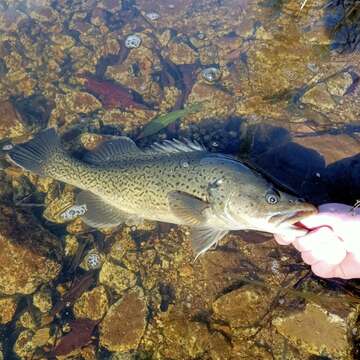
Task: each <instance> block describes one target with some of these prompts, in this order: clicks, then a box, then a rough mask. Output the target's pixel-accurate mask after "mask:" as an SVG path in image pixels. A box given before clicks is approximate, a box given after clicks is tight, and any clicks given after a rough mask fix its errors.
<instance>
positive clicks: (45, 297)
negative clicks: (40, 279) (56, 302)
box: [33, 289, 53, 313]
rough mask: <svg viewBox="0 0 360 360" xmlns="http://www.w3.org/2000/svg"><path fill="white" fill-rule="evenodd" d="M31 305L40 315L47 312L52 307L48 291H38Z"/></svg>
mask: <svg viewBox="0 0 360 360" xmlns="http://www.w3.org/2000/svg"><path fill="white" fill-rule="evenodd" d="M33 304H34V306H36V307H37V308H38V309H39V310H40V311H41V312H42V313H47V312H49V311H50V310H51V308H52V306H53V302H52V297H51V292H50V290H48V289H41V290H40V291H37V292H36V293H35V294H34V296H33Z"/></svg>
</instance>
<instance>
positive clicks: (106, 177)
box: [8, 129, 317, 258]
mask: <svg viewBox="0 0 360 360" xmlns="http://www.w3.org/2000/svg"><path fill="white" fill-rule="evenodd" d="M8 158H9V159H10V161H11V162H13V163H15V164H16V165H18V166H20V167H21V168H23V169H25V170H28V171H31V172H33V173H36V174H38V175H40V176H48V177H52V178H54V179H56V180H59V181H62V182H64V183H67V184H71V185H74V186H76V187H78V188H80V189H81V190H82V191H80V192H79V194H78V195H77V198H76V204H77V205H80V206H82V207H83V208H84V209H86V211H85V213H84V214H83V215H82V216H81V218H82V220H83V221H84V222H85V223H86V224H87V225H89V226H91V227H95V228H109V227H115V226H118V225H120V224H122V223H126V224H134V223H138V222H139V221H141V220H143V219H146V220H154V221H161V222H166V223H173V224H178V225H187V226H189V227H190V228H191V239H192V247H193V251H194V254H195V257H196V258H197V257H198V256H199V255H201V254H203V253H204V252H205V251H207V250H208V249H209V248H210V247H212V246H213V245H214V244H216V243H217V242H218V241H219V240H221V239H222V238H223V237H224V236H225V235H226V234H227V233H228V232H229V231H231V230H257V231H262V232H269V233H273V234H274V233H276V234H286V233H287V232H289V231H291V232H298V233H299V234H298V235H301V234H303V233H305V232H306V230H304V229H300V228H298V227H296V226H295V225H294V224H295V223H296V222H298V221H300V220H301V219H303V218H304V217H306V216H308V215H311V214H313V213H316V212H317V210H316V208H315V207H314V206H313V205H311V204H309V203H306V202H304V201H302V200H301V199H300V198H297V197H296V196H293V195H290V194H288V193H286V192H283V191H280V190H278V189H276V188H275V186H274V185H273V184H272V183H270V182H269V181H268V180H266V179H265V178H264V177H263V176H262V175H261V174H260V173H258V172H257V171H254V170H253V169H252V168H250V167H248V166H247V165H245V164H243V163H242V162H240V161H238V160H236V159H235V158H233V157H231V156H228V155H223V154H216V153H210V152H208V151H207V150H206V149H205V148H204V147H203V146H201V145H200V144H199V143H197V142H192V141H190V140H186V139H185V140H183V141H179V140H172V141H170V140H166V141H164V142H163V143H155V144H154V145H152V146H151V147H150V148H149V149H146V150H142V149H140V148H139V147H138V146H137V145H136V144H135V142H134V141H133V140H131V139H130V138H128V137H120V138H118V139H115V140H110V141H106V142H104V143H102V144H100V145H99V146H98V147H97V148H96V149H95V150H93V151H91V152H87V153H86V154H85V156H84V158H83V159H82V160H81V161H80V160H78V159H75V158H74V157H72V156H71V155H70V154H68V153H67V152H66V151H65V150H64V149H63V148H62V146H61V140H60V138H59V136H58V135H57V133H56V131H55V130H54V129H48V130H45V131H43V132H41V133H39V134H38V135H37V136H36V137H35V138H33V139H32V140H30V141H29V142H27V143H24V144H20V145H16V146H15V147H14V148H13V149H12V150H11V151H10V152H9V153H8Z"/></svg>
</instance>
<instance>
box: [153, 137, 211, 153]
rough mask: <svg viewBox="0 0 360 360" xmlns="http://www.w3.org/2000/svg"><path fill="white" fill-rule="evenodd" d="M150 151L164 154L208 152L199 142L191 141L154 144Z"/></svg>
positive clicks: (170, 141) (169, 141)
mask: <svg viewBox="0 0 360 360" xmlns="http://www.w3.org/2000/svg"><path fill="white" fill-rule="evenodd" d="M150 151H156V152H162V153H176V152H192V151H206V149H205V147H204V146H202V145H201V144H199V143H198V142H197V141H191V140H189V139H182V141H180V140H177V139H173V140H164V141H163V142H161V143H157V142H156V143H154V144H153V145H151V147H150Z"/></svg>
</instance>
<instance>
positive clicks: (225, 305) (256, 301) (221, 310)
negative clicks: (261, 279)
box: [213, 285, 269, 327]
mask: <svg viewBox="0 0 360 360" xmlns="http://www.w3.org/2000/svg"><path fill="white" fill-rule="evenodd" d="M266 299H269V294H268V293H266V292H265V291H264V290H262V289H259V288H254V287H252V286H251V285H245V286H243V287H241V288H240V289H237V290H234V291H231V292H230V293H228V294H226V295H223V296H221V297H220V298H219V299H217V300H216V301H215V302H214V303H213V310H214V316H215V317H216V318H219V319H220V320H223V321H226V322H228V323H229V324H230V326H231V327H243V326H251V325H253V324H255V323H256V322H257V321H258V320H260V319H261V317H262V316H263V315H264V314H265V312H266V309H267V308H268V306H269V303H268V301H267V300H266ZM264 300H265V301H264Z"/></svg>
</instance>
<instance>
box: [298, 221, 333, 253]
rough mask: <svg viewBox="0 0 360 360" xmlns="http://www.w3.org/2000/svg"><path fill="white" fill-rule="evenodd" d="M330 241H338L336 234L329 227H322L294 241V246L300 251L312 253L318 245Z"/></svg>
mask: <svg viewBox="0 0 360 360" xmlns="http://www.w3.org/2000/svg"><path fill="white" fill-rule="evenodd" d="M324 240H325V241H328V240H330V241H331V240H332V241H334V240H337V236H336V234H335V233H334V232H333V231H332V230H331V229H329V228H328V227H322V228H319V229H316V230H313V231H311V232H309V233H308V234H307V235H306V236H302V237H298V238H297V239H296V240H295V241H294V246H295V247H296V248H297V249H298V250H299V251H310V250H312V249H313V248H314V246H315V245H316V243H319V242H322V241H324Z"/></svg>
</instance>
